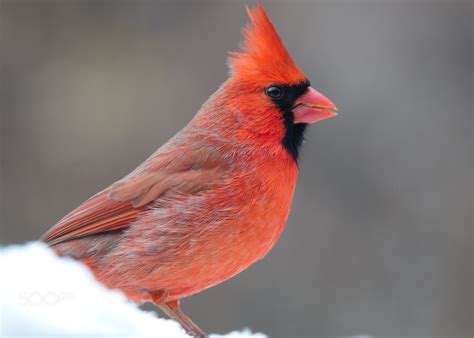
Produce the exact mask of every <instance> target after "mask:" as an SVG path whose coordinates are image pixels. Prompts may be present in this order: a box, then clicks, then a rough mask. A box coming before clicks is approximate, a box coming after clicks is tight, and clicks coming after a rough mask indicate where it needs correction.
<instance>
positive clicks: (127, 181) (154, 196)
mask: <svg viewBox="0 0 474 338" xmlns="http://www.w3.org/2000/svg"><path fill="white" fill-rule="evenodd" d="M200 155H202V153H201V154H200V152H199V151H198V152H194V154H192V155H186V156H182V155H181V156H172V155H170V154H165V155H163V156H158V158H155V159H154V161H148V162H152V163H153V165H152V166H148V168H147V169H145V170H135V171H134V172H133V173H132V174H130V175H128V176H126V177H125V178H123V179H122V180H120V181H118V182H116V183H114V184H112V185H111V186H110V187H108V188H106V189H105V190H103V191H102V192H100V193H98V194H97V195H95V196H93V197H91V198H90V199H89V200H87V201H86V202H84V203H83V204H82V205H80V206H79V207H78V208H77V209H75V210H73V211H72V212H70V213H69V214H68V215H66V216H65V217H64V218H63V219H61V220H60V221H59V222H58V223H57V224H56V225H55V226H53V227H52V228H51V229H50V230H49V231H48V232H46V233H45V234H44V235H43V236H42V237H41V239H42V240H43V241H44V242H46V243H47V244H49V245H55V244H58V243H61V242H65V241H68V240H72V239H76V238H80V237H84V236H89V235H93V234H98V233H103V232H108V231H114V230H120V229H125V228H127V227H129V226H130V225H131V224H132V223H133V222H134V221H136V220H137V219H138V218H139V216H140V213H144V212H146V211H147V210H148V209H149V207H148V204H150V203H151V202H153V201H157V200H159V199H160V198H161V197H164V196H165V195H166V194H167V193H168V192H177V193H179V194H181V195H182V194H184V195H190V194H196V193H198V192H199V191H202V190H207V189H210V188H212V187H215V186H216V185H219V184H222V179H223V178H224V177H225V176H226V175H227V172H228V170H227V168H228V167H227V166H226V165H224V163H223V162H222V160H221V161H215V160H212V158H211V157H210V156H206V157H202V156H200ZM170 156H172V158H171V160H170ZM146 163H147V162H145V164H146ZM138 169H140V167H139V168H138Z"/></svg>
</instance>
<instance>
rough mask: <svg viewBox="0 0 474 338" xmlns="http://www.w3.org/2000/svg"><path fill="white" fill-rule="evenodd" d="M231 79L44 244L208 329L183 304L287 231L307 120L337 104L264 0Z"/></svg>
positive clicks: (193, 329) (235, 56) (331, 112)
mask: <svg viewBox="0 0 474 338" xmlns="http://www.w3.org/2000/svg"><path fill="white" fill-rule="evenodd" d="M248 14H249V16H250V21H251V22H250V24H249V25H248V26H247V27H246V28H245V29H244V32H243V34H244V42H243V44H242V48H241V51H240V52H236V53H231V56H230V60H229V68H230V75H229V78H228V79H227V81H225V83H224V84H223V85H222V86H221V87H220V88H219V89H218V90H217V91H216V92H215V93H214V94H213V95H212V96H211V97H210V98H209V99H208V100H207V102H205V103H204V104H203V106H202V107H201V109H200V110H199V111H198V113H197V114H196V116H195V117H194V118H193V119H192V121H191V122H190V123H189V124H188V125H187V126H186V127H184V129H182V130H181V131H180V132H179V133H178V134H176V135H175V136H174V137H173V138H171V139H170V140H169V141H168V142H167V143H166V144H164V145H163V146H162V147H160V148H159V149H158V150H157V151H156V152H155V153H154V154H153V155H151V156H150V157H149V158H148V159H147V160H146V161H145V162H143V163H142V164H141V165H140V166H139V167H138V168H137V169H135V170H134V171H133V172H132V173H130V174H129V175H127V176H126V177H125V178H123V179H121V180H119V181H118V182H116V183H114V184H112V185H111V186H109V187H108V188H106V189H105V190H103V191H101V192H99V193H98V194H96V195H95V196H93V197H92V198H90V199H89V200H87V201H86V202H84V203H83V204H82V205H81V206H79V207H78V208H77V209H75V210H73V211H72V212H71V213H69V214H68V215H67V216H65V217H64V218H63V219H61V220H60V221H59V222H58V223H57V224H56V225H55V226H54V227H52V228H51V229H50V230H49V231H48V232H47V233H46V234H45V235H44V236H43V237H42V240H43V241H45V242H46V243H47V244H49V245H51V246H52V247H53V248H54V250H55V251H56V252H57V253H58V254H60V255H62V256H69V257H73V258H75V259H77V260H80V261H82V262H84V263H85V264H86V265H87V266H88V267H89V268H90V269H91V270H92V272H93V273H94V275H95V277H96V278H97V279H98V280H99V281H101V282H102V283H104V284H105V285H106V286H108V287H109V288H113V289H119V290H121V291H122V292H123V293H125V295H126V296H127V297H128V298H129V299H131V300H133V301H137V302H153V303H154V304H156V305H157V306H159V307H160V308H161V309H162V310H163V311H164V312H165V313H166V314H168V315H169V316H170V317H171V318H173V319H175V320H177V321H178V322H180V323H181V325H182V326H183V327H184V328H185V330H186V331H187V332H188V333H189V334H191V335H193V336H198V337H201V336H205V333H204V332H203V331H202V330H201V329H200V328H199V327H198V326H197V325H196V324H194V323H193V322H192V321H191V319H189V318H188V317H187V316H186V315H185V314H184V313H183V312H182V311H181V309H180V306H179V300H180V299H182V298H184V297H187V296H190V295H192V294H195V293H197V292H200V291H202V290H204V289H207V288H209V287H211V286H213V285H216V284H218V283H221V282H223V281H225V280H227V279H229V278H231V277H232V276H235V275H236V274H238V273H239V272H241V271H242V270H244V269H246V268H248V267H249V266H250V265H251V264H253V263H254V262H256V261H257V260H259V259H261V258H262V257H264V256H265V255H266V254H267V253H268V252H269V250H270V249H271V248H272V247H273V245H274V244H275V242H276V241H277V240H278V238H279V237H280V235H281V233H282V231H283V228H284V226H285V223H286V220H287V218H288V213H289V210H290V206H291V201H292V199H293V192H294V190H295V185H296V179H297V176H298V165H297V158H298V152H299V150H300V146H301V144H302V142H303V133H304V131H305V128H306V125H307V124H308V123H313V122H317V121H320V120H323V119H326V118H329V117H333V116H335V115H336V111H337V110H336V106H335V105H334V104H333V103H332V102H331V101H329V100H328V99H327V98H326V97H324V96H323V95H322V94H320V93H318V92H317V91H316V90H314V89H313V88H312V87H310V83H309V81H308V79H307V78H306V76H305V75H304V74H303V73H302V72H301V71H300V69H299V68H298V67H297V66H296V65H295V64H294V62H293V60H292V59H291V57H290V55H289V54H288V52H287V50H286V49H285V47H284V45H283V43H282V41H281V40H280V37H279V36H278V34H277V32H276V31H275V28H274V27H273V25H272V23H271V22H270V20H269V18H268V16H267V14H266V13H265V10H264V9H263V7H262V6H261V5H258V6H257V7H255V8H253V9H250V10H248Z"/></svg>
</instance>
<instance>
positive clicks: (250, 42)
mask: <svg viewBox="0 0 474 338" xmlns="http://www.w3.org/2000/svg"><path fill="white" fill-rule="evenodd" d="M247 13H248V15H249V17H250V22H249V24H248V25H247V26H246V27H245V28H244V29H243V36H244V40H243V42H242V43H241V46H240V51H238V52H230V53H229V54H230V58H229V67H230V74H231V76H232V77H233V78H236V79H238V80H239V81H244V82H246V83H250V84H253V85H256V86H268V85H269V84H279V83H284V84H298V83H302V82H304V81H306V76H305V75H304V74H303V72H302V71H301V70H300V69H299V68H298V67H297V66H296V64H295V63H294V62H293V60H292V58H291V56H290V54H289V53H288V51H287V50H286V48H285V46H284V45H283V42H282V41H281V38H280V36H279V35H278V33H277V31H276V30H275V27H274V26H273V24H272V23H271V21H270V19H269V18H268V16H267V13H266V12H265V9H264V8H263V6H262V5H261V4H258V5H257V6H256V7H254V8H248V7H247Z"/></svg>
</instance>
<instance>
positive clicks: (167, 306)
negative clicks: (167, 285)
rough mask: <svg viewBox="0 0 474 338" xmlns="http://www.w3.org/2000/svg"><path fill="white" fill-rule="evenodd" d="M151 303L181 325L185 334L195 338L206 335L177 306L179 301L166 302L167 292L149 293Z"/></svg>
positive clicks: (201, 337)
mask: <svg viewBox="0 0 474 338" xmlns="http://www.w3.org/2000/svg"><path fill="white" fill-rule="evenodd" d="M150 296H151V299H152V301H153V303H154V304H155V305H156V306H158V307H159V308H160V309H161V310H162V311H163V312H164V313H166V315H167V316H168V317H170V318H171V319H173V320H175V321H177V322H178V323H180V324H181V326H182V327H183V328H184V330H185V331H186V333H187V334H189V335H190V336H191V337H195V338H205V337H207V334H206V333H205V332H204V331H203V330H202V329H201V328H200V327H199V326H197V325H196V324H195V323H194V322H193V321H192V320H191V318H189V317H188V316H187V315H186V314H185V313H184V312H183V311H182V310H181V307H180V306H179V300H177V299H176V300H172V301H168V300H167V298H168V292H166V291H164V290H157V291H151V292H150Z"/></svg>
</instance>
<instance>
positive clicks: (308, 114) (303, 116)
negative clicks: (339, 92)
mask: <svg viewBox="0 0 474 338" xmlns="http://www.w3.org/2000/svg"><path fill="white" fill-rule="evenodd" d="M292 112H293V122H294V123H314V122H318V121H322V120H325V119H328V118H330V117H334V116H336V115H337V107H336V105H335V104H334V103H332V102H331V101H330V100H329V99H328V98H327V97H325V96H324V95H323V94H321V93H320V92H318V91H316V90H315V89H314V88H312V87H309V88H308V89H307V90H306V92H305V93H304V94H303V95H301V96H300V97H299V98H298V99H297V100H296V102H295V105H294V107H293V109H292Z"/></svg>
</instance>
